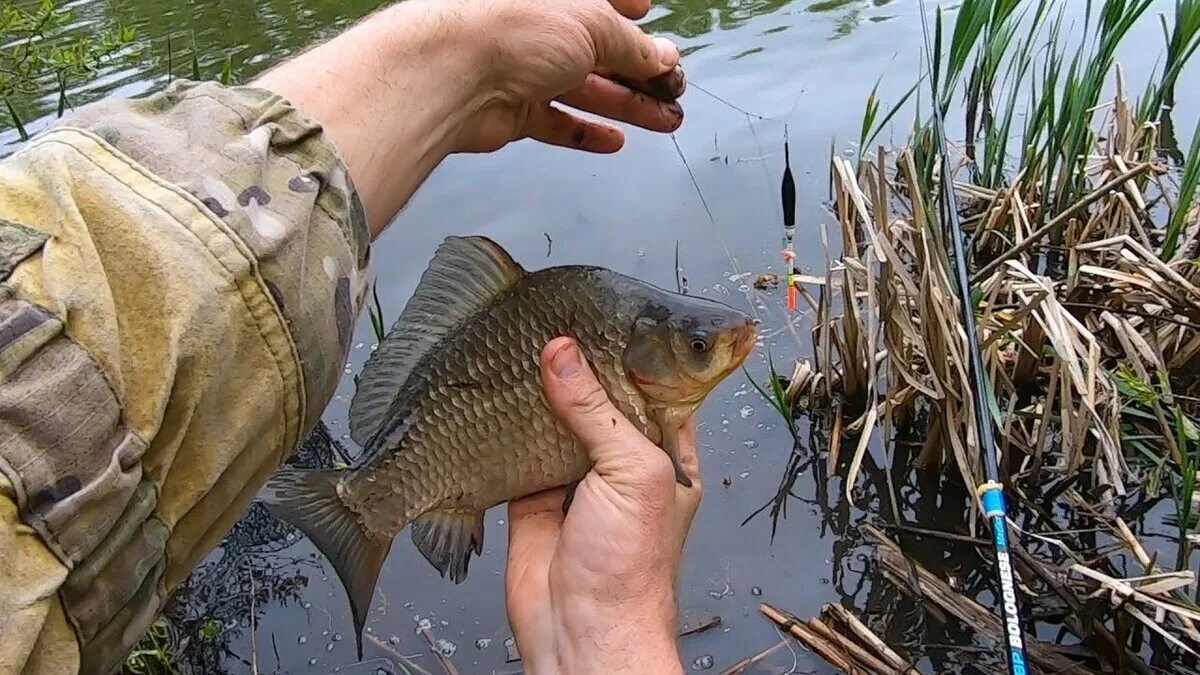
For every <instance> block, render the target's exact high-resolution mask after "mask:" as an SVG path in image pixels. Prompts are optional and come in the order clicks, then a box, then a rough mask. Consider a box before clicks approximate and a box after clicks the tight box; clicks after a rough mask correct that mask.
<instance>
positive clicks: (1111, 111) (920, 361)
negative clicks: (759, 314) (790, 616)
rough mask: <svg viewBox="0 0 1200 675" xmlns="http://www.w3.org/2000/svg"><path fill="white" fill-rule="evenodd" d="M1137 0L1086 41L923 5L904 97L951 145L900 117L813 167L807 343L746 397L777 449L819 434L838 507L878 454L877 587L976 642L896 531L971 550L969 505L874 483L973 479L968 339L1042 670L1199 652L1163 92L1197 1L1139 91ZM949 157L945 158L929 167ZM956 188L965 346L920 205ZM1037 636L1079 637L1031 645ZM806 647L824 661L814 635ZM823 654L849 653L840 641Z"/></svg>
mask: <svg viewBox="0 0 1200 675" xmlns="http://www.w3.org/2000/svg"><path fill="white" fill-rule="evenodd" d="M1150 4H1151V3H1150V2H1149V1H1148V0H1134V1H1118V0H1108V1H1106V2H1094V3H1088V12H1087V21H1086V22H1085V23H1086V25H1085V26H1083V27H1079V26H1068V25H1067V23H1066V22H1065V21H1064V19H1063V14H1062V7H1061V6H1056V3H1052V2H1049V1H1048V0H1042V1H1038V2H1032V1H1030V2H1019V1H1017V0H992V1H988V0H965V1H964V2H962V3H961V5H960V6H959V7H958V9H957V13H956V15H955V18H954V20H953V22H952V23H949V24H947V22H946V19H945V17H943V16H942V14H941V11H940V9H939V11H938V14H937V17H936V24H935V25H936V37H935V39H934V44H933V48H932V52H933V59H932V62H933V63H934V64H935V65H934V67H933V68H932V72H927V73H925V74H924V75H923V76H922V78H921V81H920V82H919V83H918V85H919V87H920V88H921V90H922V91H923V92H924V94H925V95H926V96H928V98H929V100H931V101H932V105H934V106H937V108H938V109H939V112H941V113H942V114H943V115H949V114H951V113H955V112H957V111H959V110H961V113H962V115H963V117H962V119H963V125H962V129H963V130H964V136H963V140H962V142H961V143H960V144H959V145H958V146H956V147H941V146H940V144H939V143H938V141H937V135H936V134H935V133H934V132H933V124H932V122H931V120H930V119H929V117H930V116H929V115H928V114H927V113H922V112H921V111H920V109H918V112H917V115H916V121H915V122H914V124H913V127H912V130H911V133H910V134H909V137H908V139H907V143H906V144H905V145H904V146H902V147H900V148H898V149H888V148H885V147H882V146H880V147H872V148H866V147H862V148H860V149H861V150H862V152H861V154H860V155H859V156H858V157H857V158H854V159H845V158H842V157H837V156H835V157H833V159H832V161H831V165H830V202H829V208H830V213H831V214H832V216H833V220H834V221H835V225H836V233H833V234H832V239H834V240H835V241H836V240H837V239H838V238H839V237H840V244H841V254H840V256H838V257H837V258H836V259H834V260H831V261H830V262H829V264H828V265H827V268H826V270H825V272H824V274H823V275H822V276H805V277H801V278H800V280H799V282H798V283H799V292H800V296H801V297H802V298H803V300H804V304H805V305H806V306H807V311H808V312H809V313H810V314H811V316H812V318H813V321H812V325H813V326H814V328H813V329H812V342H813V346H814V348H813V353H812V355H811V356H810V357H801V358H797V359H796V360H795V363H794V364H792V366H791V373H790V376H789V377H783V376H781V375H780V374H777V373H775V372H774V371H775V363H774V362H773V363H772V376H771V382H770V383H769V384H770V386H769V387H762V388H761V389H760V390H761V391H763V392H765V393H766V394H768V396H769V397H770V398H771V399H772V402H773V404H774V405H775V406H776V407H777V409H778V410H780V412H781V413H783V414H784V415H785V416H786V417H788V419H789V424H790V428H791V429H792V430H793V435H795V432H796V429H797V424H796V421H795V420H794V419H792V418H794V417H797V416H799V415H800V414H801V413H803V414H805V415H807V416H809V417H810V418H811V419H810V422H811V425H812V426H813V427H814V428H816V429H818V430H819V432H820V435H821V436H822V437H823V438H825V439H826V442H825V443H824V444H823V447H824V449H825V450H826V452H825V455H824V462H823V464H824V467H823V469H824V470H825V472H826V473H827V474H828V475H831V476H832V475H834V474H837V475H840V476H842V477H843V482H842V487H843V491H844V496H845V498H846V501H847V502H854V501H855V500H856V498H860V499H861V498H862V497H863V495H864V494H866V493H867V492H869V491H870V489H869V484H870V483H871V482H872V481H874V480H876V478H877V477H873V476H867V477H866V482H865V483H864V480H863V475H862V473H863V470H864V466H865V465H870V466H874V465H875V457H874V455H873V454H872V453H876V452H877V451H878V448H879V446H882V453H883V455H884V456H885V462H884V464H885V465H886V464H890V465H891V466H890V468H889V470H887V471H885V472H884V476H885V478H886V480H887V485H886V487H885V486H882V485H876V486H874V488H873V489H874V492H875V493H876V494H877V496H882V495H883V494H884V493H886V497H883V498H881V499H879V501H878V502H877V503H876V506H877V507H878V510H879V512H880V513H879V515H880V516H881V517H882V518H883V519H884V520H885V521H890V522H887V524H886V525H881V526H882V527H891V528H893V529H894V530H895V531H896V532H897V533H903V536H902V537H900V538H899V539H897V541H893V540H892V539H889V538H888V537H887V536H885V535H884V534H883V532H882V530H881V529H879V528H878V527H875V526H869V527H871V530H870V531H869V532H865V533H864V539H865V540H867V541H869V542H871V543H873V544H874V545H875V546H876V564H877V566H878V567H879V570H880V572H881V573H882V577H883V578H885V579H891V580H893V581H895V582H896V585H897V587H898V588H900V590H903V591H904V592H906V593H909V594H912V595H914V596H916V597H918V598H920V600H921V601H922V602H924V603H931V604H932V605H935V606H938V607H941V610H942V611H941V612H940V613H939V615H940V616H941V617H942V618H945V619H949V618H950V617H955V618H957V620H959V621H960V622H965V623H966V624H967V625H969V626H971V627H972V629H973V630H974V631H976V632H977V633H978V634H979V635H982V636H985V637H987V638H989V639H992V640H996V639H999V638H1000V637H1001V631H1000V622H999V619H997V618H996V616H995V615H994V614H993V613H992V612H991V611H990V610H988V609H986V608H985V607H983V606H982V605H981V604H980V603H979V602H978V601H977V600H976V599H975V598H974V597H971V596H972V595H979V594H981V593H982V592H984V591H988V592H990V593H994V589H993V588H991V587H990V585H989V584H988V583H987V581H986V579H985V580H983V581H981V582H979V583H977V584H975V586H973V587H972V589H969V590H970V591H972V592H965V591H966V590H968V589H953V588H951V587H950V586H949V585H947V584H946V582H945V581H944V580H942V579H940V578H938V576H937V575H936V574H934V573H933V572H930V571H929V570H927V569H924V568H921V567H920V566H919V564H918V563H915V562H913V561H912V560H909V556H910V555H911V554H912V552H913V550H914V547H913V544H914V542H915V541H916V540H918V539H925V540H929V539H938V538H942V539H943V544H942V545H945V540H946V539H950V540H954V541H955V542H957V543H956V545H962V544H963V542H967V546H968V547H971V548H973V549H974V552H973V553H972V555H974V556H976V557H978V558H979V559H981V561H982V560H984V559H986V557H987V556H988V555H990V551H989V550H988V549H987V547H986V542H985V541H982V540H978V539H976V533H977V529H978V525H979V523H981V522H982V520H981V517H980V516H981V512H980V504H979V502H978V499H977V498H975V497H970V498H969V499H968V500H967V509H969V511H970V512H969V514H968V516H967V517H965V518H963V519H962V520H961V523H960V525H961V526H960V527H958V528H951V530H946V531H920V530H919V528H913V527H912V526H911V525H910V524H909V523H907V522H906V518H909V516H908V515H906V514H905V513H904V510H905V509H902V508H901V507H900V506H898V501H901V500H900V497H899V496H898V492H897V490H896V489H895V486H894V485H893V484H892V481H893V479H894V478H895V477H896V476H899V477H901V478H904V477H906V476H908V475H910V473H912V472H914V471H915V472H917V473H926V474H930V473H932V474H935V475H940V476H942V477H943V479H945V478H953V479H954V481H955V482H957V483H960V484H961V485H963V486H966V488H967V490H968V491H973V490H974V488H975V486H977V485H979V484H980V483H982V482H983V471H982V469H981V466H980V462H981V457H982V454H983V453H982V451H981V449H980V448H979V447H977V443H976V440H975V439H976V438H978V435H977V433H976V429H975V419H976V418H975V416H974V411H973V409H972V405H973V404H972V395H971V391H972V390H971V387H972V382H973V380H972V378H971V377H970V374H969V370H968V354H969V351H968V350H969V349H973V348H978V349H979V350H980V353H981V354H982V357H983V362H984V364H985V369H986V375H987V377H986V379H987V382H988V383H989V391H988V392H987V394H988V401H989V410H988V411H987V413H988V417H989V418H990V419H991V422H992V424H993V425H994V428H995V431H996V438H997V443H998V448H999V452H1000V457H1001V463H1002V467H1001V473H1002V480H1003V482H1004V483H1005V487H1006V492H1007V493H1008V495H1009V500H1010V502H1012V503H1014V504H1015V506H1016V508H1015V509H1014V511H1013V513H1012V514H1010V525H1011V527H1013V528H1014V529H1015V530H1016V531H1017V532H1018V533H1019V536H1018V537H1016V539H1018V541H1015V542H1013V546H1014V549H1015V553H1016V571H1017V574H1018V583H1019V584H1021V585H1022V599H1023V602H1025V603H1026V608H1027V610H1028V611H1027V612H1026V614H1027V615H1028V616H1029V617H1032V618H1031V619H1030V620H1028V623H1029V624H1030V625H1027V626H1026V630H1027V631H1030V636H1029V639H1030V648H1029V654H1030V657H1031V658H1032V659H1034V663H1035V665H1040V666H1041V668H1039V669H1047V668H1048V669H1050V670H1052V671H1054V672H1062V671H1064V669H1065V670H1067V671H1068V672H1154V671H1153V669H1152V667H1151V665H1148V663H1150V664H1159V663H1164V662H1169V663H1171V664H1172V665H1173V667H1174V666H1178V665H1179V664H1180V663H1184V662H1187V663H1191V664H1193V665H1194V663H1195V660H1196V659H1197V658H1198V657H1200V654H1198V653H1200V632H1198V631H1197V623H1198V622H1200V613H1198V610H1200V607H1198V606H1197V604H1196V601H1195V600H1196V594H1197V590H1196V584H1195V573H1194V572H1192V571H1191V569H1190V568H1191V562H1192V555H1191V553H1192V546H1193V545H1194V543H1195V540H1196V539H1197V538H1196V537H1195V536H1194V531H1195V529H1196V523H1197V516H1196V514H1195V512H1194V509H1193V507H1192V503H1193V500H1194V498H1195V497H1196V494H1197V490H1196V484H1197V468H1200V466H1198V462H1200V378H1198V377H1197V375H1196V374H1197V373H1200V206H1197V203H1196V199H1195V197H1196V191H1197V183H1198V182H1200V125H1197V127H1196V133H1194V134H1193V140H1192V142H1191V145H1190V147H1189V148H1188V149H1187V150H1186V151H1183V150H1181V149H1180V148H1179V147H1177V145H1176V144H1175V140H1174V132H1173V129H1174V120H1173V118H1172V112H1173V105H1174V99H1175V93H1174V92H1175V88H1176V84H1177V81H1178V80H1179V77H1180V74H1181V73H1182V72H1183V71H1184V68H1185V66H1186V64H1187V63H1188V61H1189V59H1190V58H1191V56H1192V55H1193V54H1194V53H1195V52H1196V50H1197V46H1198V45H1200V1H1196V0H1178V1H1177V2H1176V3H1175V7H1174V12H1173V13H1167V14H1164V15H1163V16H1160V17H1157V18H1158V21H1159V22H1160V23H1161V26H1162V32H1163V36H1164V45H1165V51H1166V57H1165V58H1163V59H1162V60H1161V61H1160V63H1161V64H1162V68H1161V69H1160V70H1158V71H1156V73H1155V75H1154V76H1153V77H1152V78H1151V79H1150V81H1149V82H1148V83H1147V84H1146V85H1145V86H1144V87H1141V88H1140V89H1139V90H1138V91H1137V92H1136V93H1135V92H1133V91H1132V90H1131V89H1130V87H1129V85H1128V83H1127V82H1126V80H1125V76H1124V73H1123V71H1122V69H1121V67H1120V65H1119V64H1117V63H1116V60H1115V55H1116V52H1117V48H1118V46H1120V45H1121V44H1122V43H1123V41H1125V40H1126V38H1127V36H1128V35H1129V33H1130V29H1131V27H1132V26H1134V25H1135V24H1137V23H1138V22H1139V21H1144V20H1154V18H1155V17H1152V16H1150V15H1148V13H1147V12H1148V10H1149V7H1150ZM911 94H912V92H911V91H910V92H909V93H908V94H905V95H904V97H903V99H902V100H901V103H904V102H906V101H908V99H909V97H910V95H911ZM917 98H918V99H920V96H918V97H917ZM959 101H961V109H960V108H956V107H955V104H956V103H957V102H959ZM917 105H918V108H919V107H920V105H921V104H920V103H917ZM927 105H928V104H927ZM881 111H882V108H881V105H880V103H879V101H878V99H877V97H876V92H875V91H872V93H871V96H870V98H869V101H868V105H867V109H866V114H865V115H864V123H863V133H862V138H863V139H864V140H867V139H870V138H874V137H875V136H876V135H877V133H878V129H877V127H878V126H879V124H881V123H876V122H875V121H874V120H875V119H877V118H882V119H883V120H887V119H891V118H893V117H894V116H895V114H896V108H895V107H894V108H892V109H891V110H889V111H888V112H886V114H884V113H882V112H881ZM944 155H946V156H950V157H952V158H953V159H954V160H955V162H954V163H953V165H952V166H953V168H952V169H951V170H950V171H948V172H947V173H946V175H943V174H942V171H940V167H941V166H942V163H941V159H942V157H943V156H944ZM951 184H952V185H953V188H954V189H953V193H954V194H956V196H957V204H956V208H957V209H958V215H959V217H960V218H961V221H962V224H963V227H964V229H965V230H966V235H967V241H966V242H964V246H965V247H966V250H967V255H968V267H969V268H970V269H969V270H968V273H969V275H970V278H971V286H972V287H971V291H972V293H971V294H970V296H969V297H970V302H971V305H972V307H971V309H972V310H973V312H974V315H975V317H976V320H977V325H978V331H979V344H978V345H968V344H967V341H966V334H965V332H964V330H963V327H962V325H961V322H960V319H959V316H960V314H959V312H960V307H959V305H958V302H959V297H960V295H959V293H958V292H957V289H956V287H955V285H954V279H955V275H954V269H953V267H952V263H951V260H950V257H949V256H948V254H947V251H948V250H949V248H950V244H949V242H950V241H951V240H950V239H949V237H951V236H955V235H952V234H951V229H950V228H949V227H948V223H947V221H948V217H947V214H946V213H942V212H941V209H939V204H940V203H942V199H941V196H942V195H941V192H942V191H943V190H946V189H948V188H949V187H950V185H951ZM825 236H828V235H825ZM785 372H786V371H785ZM874 440H878V441H881V443H879V445H875V444H874V443H873V441H874ZM799 442H800V438H799V437H797V443H798V444H799ZM799 457H800V455H799V454H798V453H794V454H793V458H792V460H791V461H790V462H789V467H788V470H787V473H786V474H785V476H784V478H783V481H782V482H781V486H780V490H779V494H778V495H777V496H776V498H775V500H774V501H775V504H774V508H773V509H772V513H773V514H775V515H777V514H778V513H779V512H781V511H782V510H783V509H782V506H781V504H780V502H781V501H782V502H786V500H788V499H789V498H792V497H794V496H795V495H794V491H793V488H792V485H793V484H794V483H795V481H796V473H797V472H798V471H800V470H801V469H802V468H805V467H811V466H812V464H811V462H810V463H804V462H802V461H801V460H800V459H799ZM897 469H898V470H897ZM943 484H944V483H943ZM925 498H926V499H932V500H935V501H936V500H937V499H938V496H937V495H926V496H925ZM1172 503H1173V508H1170V505H1171V504H1172ZM1160 504H1165V505H1166V506H1165V507H1160V506H1159V505H1160ZM905 506H911V504H909V503H908V502H905ZM1163 511H1167V512H1168V513H1167V516H1168V518H1167V522H1168V525H1169V527H1171V528H1173V531H1174V536H1173V537H1172V538H1171V539H1172V540H1171V541H1169V542H1168V543H1169V545H1167V546H1162V545H1161V544H1162V538H1161V537H1158V538H1156V539H1155V544H1156V545H1158V547H1157V548H1156V547H1155V546H1148V545H1144V544H1143V542H1142V541H1141V539H1140V538H1139V536H1140V537H1141V538H1145V537H1147V536H1150V535H1152V534H1159V533H1158V532H1157V531H1156V530H1157V529H1161V528H1158V525H1160V524H1161V521H1162V515H1163V513H1162V512H1163ZM1148 514H1154V515H1148ZM1154 518H1157V519H1158V521H1153V519H1154ZM905 538H907V545H904V544H905V541H906V540H905ZM898 542H899V543H898ZM971 542H974V543H971ZM924 545H926V546H928V543H927V542H925V543H924ZM1172 554H1173V557H1174V560H1169V561H1167V560H1165V559H1166V558H1170V557H1171V556H1172ZM980 564H981V567H982V568H983V570H984V574H983V576H984V577H986V568H987V565H986V564H984V563H983V562H981V563H980ZM960 591H964V592H960ZM993 597H994V595H993ZM989 602H991V601H990V600H989ZM1038 623H1049V624H1054V625H1056V626H1057V627H1059V629H1060V638H1062V637H1064V636H1066V635H1074V638H1075V639H1076V640H1077V641H1078V642H1079V643H1080V644H1081V645H1082V647H1084V648H1086V649H1077V648H1072V649H1061V648H1059V647H1060V646H1059V645H1057V644H1054V643H1048V642H1041V641H1038V640H1035V639H1034V637H1033V636H1034V633H1035V632H1034V630H1033V628H1032V626H1036V625H1037V624H1038ZM805 630H807V631H808V632H813V631H814V628H813V627H812V626H811V625H810V626H808V628H807V629H805ZM816 637H817V638H820V637H821V636H820V634H819V633H818V634H816ZM833 646H836V645H833ZM814 649H815V650H816V651H817V653H819V654H821V655H822V656H826V655H827V654H826V652H830V649H831V644H830V643H829V642H828V640H827V641H826V644H824V645H822V646H820V647H814ZM834 652H836V653H832V652H830V653H831V654H832V655H833V656H834V657H836V658H837V659H841V660H842V661H843V662H844V663H849V661H853V660H854V659H852V658H850V657H851V656H853V654H854V648H851V649H849V651H847V649H841V650H837V649H835V650H834ZM848 654H849V656H848ZM871 658H876V660H877V655H875V656H873V657H871ZM847 659H849V661H848V660H847ZM858 661H859V663H858V667H859V668H860V669H861V668H862V666H863V665H864V663H865V662H864V661H863V660H862V659H858ZM830 662H831V663H835V661H833V660H831V661H830ZM1039 662H1040V664H1039ZM835 665H837V664H836V663H835ZM874 665H878V663H875V664H874ZM871 669H872V668H871V667H868V668H867V670H871Z"/></svg>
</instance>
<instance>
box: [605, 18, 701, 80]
mask: <svg viewBox="0 0 1200 675" xmlns="http://www.w3.org/2000/svg"><path fill="white" fill-rule="evenodd" d="M599 24H600V25H597V26H595V29H594V30H593V31H592V39H593V41H594V42H595V46H596V65H597V66H599V67H601V68H610V69H612V70H614V71H616V72H617V73H618V74H619V75H622V76H624V77H628V78H633V79H635V80H649V79H651V78H653V77H656V76H658V75H662V74H663V73H667V72H669V71H671V70H672V69H673V68H675V66H676V65H678V63H679V48H678V47H676V46H675V44H674V43H673V42H671V41H670V40H668V39H666V38H652V37H650V36H649V35H647V34H646V33H644V32H642V29H641V28H638V27H637V26H636V25H634V24H633V22H631V21H629V20H628V19H626V18H624V17H622V16H620V15H619V14H617V13H615V12H604V13H602V14H601V15H600V18H599Z"/></svg>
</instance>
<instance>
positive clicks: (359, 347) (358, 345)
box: [354, 342, 363, 349]
mask: <svg viewBox="0 0 1200 675" xmlns="http://www.w3.org/2000/svg"><path fill="white" fill-rule="evenodd" d="M354 348H355V349H362V348H363V343H361V342H360V343H358V344H356V345H354Z"/></svg>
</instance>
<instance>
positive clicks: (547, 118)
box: [524, 105, 625, 154]
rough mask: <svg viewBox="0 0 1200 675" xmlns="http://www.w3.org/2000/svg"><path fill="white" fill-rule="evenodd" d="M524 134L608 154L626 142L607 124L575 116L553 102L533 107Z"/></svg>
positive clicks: (562, 144) (622, 136)
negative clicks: (556, 106)
mask: <svg viewBox="0 0 1200 675" xmlns="http://www.w3.org/2000/svg"><path fill="white" fill-rule="evenodd" d="M524 135H525V136H528V137H529V138H532V139H534V140H538V141H541V142H543V143H549V144H551V145H558V146H562V147H564V148H574V149H576V150H585V151H587V152H595V153H602V154H606V153H611V152H616V151H617V150H620V149H621V146H623V145H624V144H625V134H624V133H622V132H621V130H620V129H618V128H616V127H614V126H612V125H611V124H606V123H604V122H596V121H593V120H586V119H583V118H582V117H577V116H575V115H572V114H571V113H569V112H566V111H564V110H560V109H558V108H555V107H554V106H552V105H544V106H541V107H535V108H534V109H533V110H532V111H531V112H530V113H529V119H528V120H527V121H526V123H525V130H524Z"/></svg>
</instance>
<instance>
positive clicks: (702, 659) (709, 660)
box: [692, 654, 713, 670]
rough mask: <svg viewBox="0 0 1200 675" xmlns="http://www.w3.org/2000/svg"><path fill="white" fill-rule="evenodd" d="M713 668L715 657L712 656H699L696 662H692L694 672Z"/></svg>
mask: <svg viewBox="0 0 1200 675" xmlns="http://www.w3.org/2000/svg"><path fill="white" fill-rule="evenodd" d="M712 667H713V657H712V655H711V654H705V655H704V656H697V657H696V660H695V661H692V670H708V669H709V668H712Z"/></svg>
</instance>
